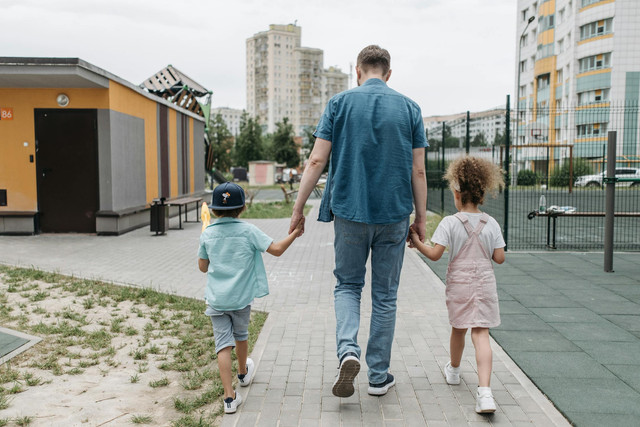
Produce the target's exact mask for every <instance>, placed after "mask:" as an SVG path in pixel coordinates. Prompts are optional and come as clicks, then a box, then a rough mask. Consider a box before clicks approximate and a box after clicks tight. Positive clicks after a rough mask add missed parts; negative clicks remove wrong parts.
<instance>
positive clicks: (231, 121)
mask: <svg viewBox="0 0 640 427" xmlns="http://www.w3.org/2000/svg"><path fill="white" fill-rule="evenodd" d="M242 113H244V110H240V109H239V108H229V107H216V108H212V109H211V116H210V117H211V120H213V119H214V118H215V117H216V116H217V115H218V114H220V116H221V117H222V120H223V121H224V123H225V124H226V125H227V129H229V132H231V135H233V136H236V135H238V134H239V133H240V122H241V120H242Z"/></svg>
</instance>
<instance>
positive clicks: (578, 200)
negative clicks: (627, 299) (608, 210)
mask: <svg viewBox="0 0 640 427" xmlns="http://www.w3.org/2000/svg"><path fill="white" fill-rule="evenodd" d="M587 107H588V108H587ZM505 114H506V112H505ZM511 117H512V118H513V119H514V120H513V121H512V124H511V126H510V129H507V125H506V123H508V121H507V120H505V125H504V129H503V130H502V132H501V134H502V140H501V139H500V134H499V133H498V132H496V136H495V137H494V138H493V142H494V143H493V144H491V145H486V146H475V147H474V146H470V145H471V144H469V143H468V142H467V141H469V139H471V138H473V135H470V136H469V137H467V136H466V135H465V136H463V137H459V138H453V137H451V135H450V134H449V133H448V132H446V131H445V128H446V126H447V124H446V122H445V123H444V124H439V126H440V125H442V129H443V132H441V134H440V135H437V136H435V137H433V136H432V137H431V138H430V141H429V142H430V147H429V148H428V149H427V182H428V188H429V191H428V199H427V200H428V201H427V208H428V209H429V210H431V211H434V212H436V213H442V214H445V215H449V214H453V213H455V212H456V209H455V206H454V203H453V196H452V194H451V191H450V190H449V187H448V183H447V182H445V181H444V180H443V179H442V176H443V175H444V171H445V170H446V167H447V165H448V164H449V163H450V162H451V161H452V160H454V159H455V158H456V157H458V156H463V155H466V154H467V152H468V153H469V155H472V156H478V157H483V158H486V159H488V160H491V161H493V162H494V163H496V164H500V165H501V166H502V168H503V169H505V168H506V167H507V166H506V165H509V169H510V170H509V173H508V174H506V180H507V181H508V184H509V186H508V189H507V190H506V191H503V192H501V193H500V194H498V196H497V197H496V198H492V197H486V198H485V203H484V205H483V206H482V210H483V211H485V212H487V213H488V214H489V215H491V216H493V217H494V218H495V219H496V220H497V221H498V223H500V224H502V226H503V232H504V234H505V238H506V240H507V248H508V249H509V250H518V251H530V250H549V249H558V250H571V251H600V250H603V245H604V222H605V219H604V213H605V191H604V188H605V185H604V184H605V181H606V179H607V177H606V176H605V175H606V173H605V171H606V167H607V162H608V160H609V158H608V156H607V153H606V144H607V134H608V132H609V131H616V133H617V147H618V149H617V154H616V178H619V181H618V182H616V192H615V212H616V218H615V233H614V250H616V251H639V250H640V155H638V149H639V147H640V144H639V143H638V141H639V139H640V135H639V132H638V105H637V104H628V103H627V104H624V105H612V104H611V103H606V104H596V105H595V106H591V105H587V106H578V107H573V108H566V109H560V108H554V109H545V108H538V109H528V110H524V111H516V112H515V114H512V115H511ZM516 117H517V118H518V119H519V120H516ZM518 123H519V125H517V124H518ZM507 134H510V135H511V138H510V144H506V139H505V137H504V135H507ZM489 137H493V136H489ZM484 139H485V140H487V139H490V138H484ZM514 142H516V143H515V144H514ZM443 146H444V148H443ZM507 147H508V148H507ZM507 154H508V155H509V157H508V159H507ZM507 160H508V161H507ZM541 196H544V199H546V202H545V203H544V204H545V208H546V209H547V211H546V212H547V213H548V214H549V216H545V214H543V215H542V216H540V215H538V213H541V212H539V211H540V203H541V200H540V199H541ZM552 213H553V214H554V215H551V214H552Z"/></svg>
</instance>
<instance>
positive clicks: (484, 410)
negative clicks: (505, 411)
mask: <svg viewBox="0 0 640 427" xmlns="http://www.w3.org/2000/svg"><path fill="white" fill-rule="evenodd" d="M476 412H477V413H478V414H490V413H493V412H496V402H495V401H494V400H493V394H491V387H478V393H477V400H476Z"/></svg>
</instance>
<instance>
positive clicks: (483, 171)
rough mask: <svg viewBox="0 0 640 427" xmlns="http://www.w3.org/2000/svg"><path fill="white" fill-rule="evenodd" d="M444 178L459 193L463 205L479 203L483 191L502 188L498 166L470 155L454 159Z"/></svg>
mask: <svg viewBox="0 0 640 427" xmlns="http://www.w3.org/2000/svg"><path fill="white" fill-rule="evenodd" d="M444 179H446V180H447V181H449V187H450V188H451V190H452V191H454V190H455V191H458V192H459V193H460V195H461V196H462V204H463V205H466V204H467V203H472V204H474V205H476V206H477V205H481V204H482V203H483V202H484V195H485V193H487V192H489V193H492V194H495V193H496V192H497V190H501V189H502V188H504V174H503V172H502V169H500V166H498V165H496V164H493V163H491V162H490V161H488V160H484V159H480V158H477V157H471V156H465V157H460V158H458V159H456V160H454V161H453V162H452V163H451V164H450V165H449V167H448V168H447V173H445V174H444Z"/></svg>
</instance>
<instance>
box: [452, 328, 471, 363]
mask: <svg viewBox="0 0 640 427" xmlns="http://www.w3.org/2000/svg"><path fill="white" fill-rule="evenodd" d="M466 334H467V330H466V329H458V328H454V327H452V328H451V339H450V340H449V353H450V357H451V366H452V367H454V368H459V367H460V361H461V360H462V352H463V351H464V337H465V335H466Z"/></svg>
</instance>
